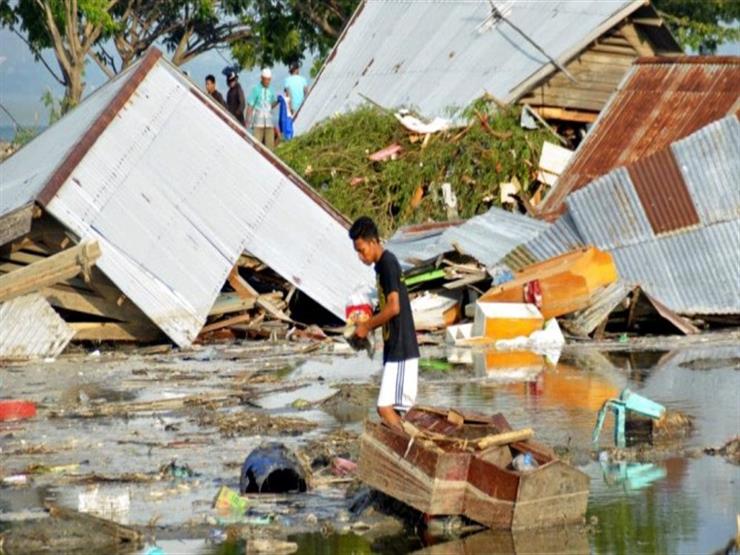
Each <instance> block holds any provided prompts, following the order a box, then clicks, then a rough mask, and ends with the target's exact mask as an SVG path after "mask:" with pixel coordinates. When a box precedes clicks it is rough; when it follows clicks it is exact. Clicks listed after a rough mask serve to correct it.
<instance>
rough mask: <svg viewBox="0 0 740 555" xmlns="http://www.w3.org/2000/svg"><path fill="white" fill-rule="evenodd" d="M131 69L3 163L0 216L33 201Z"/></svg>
mask: <svg viewBox="0 0 740 555" xmlns="http://www.w3.org/2000/svg"><path fill="white" fill-rule="evenodd" d="M128 75H129V71H126V72H124V73H122V74H121V75H118V76H117V77H116V78H115V79H113V80H112V81H110V82H108V83H107V84H106V85H105V86H104V87H101V88H100V89H98V90H97V91H95V92H94V93H93V94H91V95H90V96H89V97H87V98H86V99H85V100H84V101H83V102H82V103H81V104H80V105H79V106H77V107H76V108H75V109H74V110H72V111H70V112H68V113H67V114H66V115H65V116H64V117H63V118H62V119H60V120H59V121H58V122H56V123H55V124H54V125H52V126H51V127H50V128H49V129H47V130H45V131H44V132H43V133H41V134H40V135H39V136H38V137H36V138H35V139H33V140H32V141H31V142H30V143H28V144H27V145H25V146H24V147H23V148H21V149H20V150H19V151H18V152H16V153H14V154H13V155H12V156H11V157H10V158H8V159H7V160H5V161H4V162H2V164H0V216H3V215H5V214H8V213H10V212H12V211H13V210H16V209H17V208H20V207H21V206H23V205H24V204H28V203H29V202H33V201H34V200H35V198H36V196H37V195H38V194H39V193H40V192H41V190H42V189H43V188H44V186H45V185H46V183H47V182H48V181H49V178H50V177H51V175H52V173H53V172H54V170H55V169H56V168H57V167H58V166H59V165H60V164H61V163H62V162H63V161H64V159H65V158H66V156H67V155H68V154H69V152H70V151H71V150H72V148H73V147H74V146H75V145H76V144H77V143H78V142H79V140H80V139H81V138H82V135H83V134H84V133H85V131H87V130H88V129H89V128H90V126H91V125H92V124H93V123H94V122H95V120H96V119H97V118H98V116H100V114H101V113H102V112H103V110H105V108H106V106H107V105H108V103H109V102H110V101H111V99H112V98H113V97H114V96H115V95H116V93H117V92H118V91H119V90H120V88H121V87H122V86H123V84H124V83H125V82H126V79H127V77H128Z"/></svg>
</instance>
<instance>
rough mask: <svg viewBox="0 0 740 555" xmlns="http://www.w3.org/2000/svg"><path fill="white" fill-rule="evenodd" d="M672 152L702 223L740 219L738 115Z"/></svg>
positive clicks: (703, 130) (705, 131) (683, 141)
mask: <svg viewBox="0 0 740 555" xmlns="http://www.w3.org/2000/svg"><path fill="white" fill-rule="evenodd" d="M671 150H673V154H674V156H675V158H676V161H677V162H678V167H679V169H680V170H681V174H682V175H683V178H684V181H685V182H686V187H687V188H688V190H689V193H690V194H691V198H692V200H693V201H694V206H696V211H697V212H698V214H699V219H700V220H701V222H702V223H704V224H711V223H716V222H721V221H725V220H730V219H733V218H740V183H739V182H740V122H738V119H737V117H736V116H735V115H731V116H729V117H726V118H723V119H721V120H719V121H716V122H715V123H711V124H709V125H707V126H706V127H704V128H703V129H701V130H700V131H697V132H696V133H694V134H693V135H690V136H689V137H687V138H685V139H683V140H681V141H678V142H676V143H674V144H673V145H671Z"/></svg>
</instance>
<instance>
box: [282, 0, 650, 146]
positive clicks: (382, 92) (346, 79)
mask: <svg viewBox="0 0 740 555" xmlns="http://www.w3.org/2000/svg"><path fill="white" fill-rule="evenodd" d="M642 4H643V2H641V1H633V0H580V1H577V2H576V1H572V0H517V1H512V0H496V2H495V5H496V7H497V8H498V9H499V10H500V11H501V12H502V13H503V14H504V15H505V16H506V17H507V18H508V19H509V20H510V21H511V22H512V23H514V24H515V25H516V26H517V27H519V28H520V29H521V30H522V31H523V32H524V33H525V34H526V35H527V36H529V37H530V38H531V39H533V40H534V41H535V42H536V43H537V44H538V45H539V46H540V47H542V48H543V49H544V50H545V52H547V54H548V55H549V56H551V57H553V58H555V59H557V60H559V61H565V60H566V59H568V58H570V57H572V56H573V55H575V54H576V53H577V52H578V51H579V50H580V49H582V48H583V47H585V46H586V45H587V44H588V43H589V42H591V41H592V40H594V39H596V38H597V37H598V36H599V35H600V34H601V33H603V32H604V31H606V30H607V29H608V28H609V27H610V26H612V25H613V24H615V23H616V22H617V21H619V20H620V19H621V18H623V17H625V16H626V15H628V14H629V13H631V12H632V11H634V10H635V9H637V8H639V7H640V6H641V5H642ZM491 12H492V10H491V2H490V1H489V0H454V1H419V0H398V1H387V0H366V1H365V3H364V6H361V7H360V8H359V11H358V14H357V16H356V17H355V18H354V19H353V20H352V21H351V22H350V24H349V25H348V28H347V29H346V30H345V33H344V35H343V37H342V38H341V39H340V40H339V42H338V44H337V46H336V47H335V50H334V52H333V53H332V54H331V55H330V56H329V58H328V61H327V63H326V64H325V66H324V67H323V69H322V71H321V73H320V74H319V76H318V78H317V81H316V83H315V84H314V86H313V88H312V89H311V91H310V93H309V95H308V96H307V98H306V101H305V103H304V105H303V106H302V107H301V110H300V111H299V113H298V115H297V118H296V126H295V129H296V133H303V132H305V131H307V130H308V129H310V128H311V127H313V126H314V125H315V124H316V123H318V122H320V121H322V120H324V119H326V118H327V117H329V116H331V115H333V114H335V113H343V112H346V111H348V110H351V109H352V108H354V107H356V106H357V105H359V104H362V103H363V102H364V99H363V98H362V96H360V95H365V96H367V97H368V98H370V99H372V100H373V101H375V102H377V103H379V104H380V105H382V106H385V107H387V108H396V107H401V106H406V107H413V108H415V109H416V110H417V111H419V112H420V113H421V114H422V115H425V116H428V117H432V116H438V115H445V114H446V113H447V112H449V111H450V110H451V109H452V110H453V111H454V110H458V109H460V108H464V107H466V106H467V105H468V104H470V103H471V102H472V101H473V100H475V99H476V98H479V97H481V96H482V95H483V94H484V93H486V92H488V93H491V94H493V95H494V96H495V97H496V98H498V99H500V100H503V101H506V102H509V101H512V100H514V99H515V98H516V97H517V96H518V95H520V94H521V93H522V92H523V91H521V90H520V89H521V86H522V85H523V84H524V83H525V82H527V81H529V80H531V79H536V78H542V77H545V76H546V74H547V72H548V71H550V70H552V69H554V68H553V67H552V65H551V64H550V61H549V60H548V58H547V57H546V56H544V55H543V54H542V53H541V52H540V51H538V50H537V49H536V48H535V47H534V46H532V45H531V44H530V43H529V42H527V41H526V40H525V39H524V38H522V36H521V35H520V34H519V33H518V32H516V31H515V30H514V29H513V28H512V27H511V26H510V25H508V24H507V23H505V22H503V21H497V22H495V23H493V24H492V25H487V24H486V22H487V21H488V22H491V19H490V16H491Z"/></svg>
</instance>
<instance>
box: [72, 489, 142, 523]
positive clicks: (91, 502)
mask: <svg viewBox="0 0 740 555" xmlns="http://www.w3.org/2000/svg"><path fill="white" fill-rule="evenodd" d="M130 508H131V492H130V491H129V490H128V489H125V490H118V491H116V490H112V491H111V490H108V489H106V490H104V491H101V490H100V487H99V486H93V487H92V488H90V489H89V490H87V491H83V492H81V493H79V494H78V496H77V510H78V511H79V512H81V513H89V514H92V515H95V516H98V517H100V518H104V519H106V520H111V521H113V522H117V523H119V524H128V522H129V510H130Z"/></svg>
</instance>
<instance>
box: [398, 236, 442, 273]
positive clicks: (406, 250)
mask: <svg viewBox="0 0 740 555" xmlns="http://www.w3.org/2000/svg"><path fill="white" fill-rule="evenodd" d="M411 227H412V228H413V226H411ZM444 230H445V228H444V227H439V228H435V229H431V230H426V231H422V232H417V233H413V232H410V231H408V230H407V229H399V230H398V231H396V233H394V234H393V237H391V238H390V239H389V240H388V241H387V242H386V244H385V247H386V248H387V249H388V250H389V251H391V252H392V253H393V254H395V255H396V258H398V262H399V264H401V268H403V269H404V270H407V269H409V268H412V267H413V266H414V265H415V262H417V261H426V260H431V259H432V258H436V257H437V256H439V255H440V254H443V253H441V252H440V250H439V246H438V243H439V238H440V237H441V236H442V233H444Z"/></svg>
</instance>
